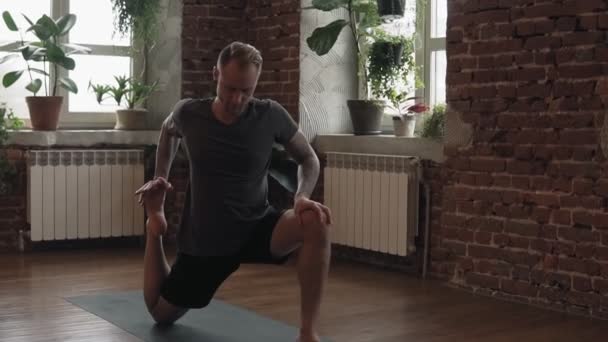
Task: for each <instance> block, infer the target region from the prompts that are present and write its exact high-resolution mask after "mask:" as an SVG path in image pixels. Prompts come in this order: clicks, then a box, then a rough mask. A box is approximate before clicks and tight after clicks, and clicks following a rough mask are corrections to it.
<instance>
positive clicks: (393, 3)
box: [377, 0, 405, 20]
mask: <svg viewBox="0 0 608 342" xmlns="http://www.w3.org/2000/svg"><path fill="white" fill-rule="evenodd" d="M377 2H378V14H379V15H380V17H382V18H383V19H389V20H390V19H396V18H401V17H403V12H404V9H405V0H377Z"/></svg>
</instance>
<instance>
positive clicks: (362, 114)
mask: <svg viewBox="0 0 608 342" xmlns="http://www.w3.org/2000/svg"><path fill="white" fill-rule="evenodd" d="M312 7H313V8H314V9H317V10H320V11H326V12H327V11H333V10H336V9H340V8H343V9H345V10H346V12H347V13H348V18H344V19H336V20H334V21H332V22H331V23H329V24H327V25H325V26H323V27H318V28H315V30H314V31H313V32H312V35H311V36H310V37H308V38H307V39H306V43H307V44H308V47H309V48H310V49H311V50H313V51H314V52H315V53H316V54H317V55H319V56H323V55H325V54H327V53H328V52H329V51H331V49H332V48H333V47H334V45H335V43H336V41H337V40H338V36H339V35H340V33H341V32H342V31H343V30H348V31H349V36H350V37H351V39H352V43H353V45H354V46H355V50H356V53H357V56H356V57H357V70H358V75H359V77H360V78H361V81H362V84H363V85H364V87H363V92H364V93H363V94H362V95H361V96H359V97H360V98H361V99H357V100H355V99H351V100H348V101H347V105H348V108H349V111H350V117H351V121H352V124H353V130H354V133H355V134H356V135H366V134H380V125H381V123H382V115H383V113H384V105H385V103H384V101H381V100H374V99H372V98H370V94H369V91H368V89H367V84H368V71H367V66H366V62H367V51H366V49H365V44H364V42H365V41H366V40H372V37H373V32H374V28H375V27H377V26H378V25H380V23H381V21H380V17H379V16H378V5H377V2H376V0H313V1H312Z"/></svg>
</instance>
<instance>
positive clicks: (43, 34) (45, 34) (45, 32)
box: [26, 24, 53, 40]
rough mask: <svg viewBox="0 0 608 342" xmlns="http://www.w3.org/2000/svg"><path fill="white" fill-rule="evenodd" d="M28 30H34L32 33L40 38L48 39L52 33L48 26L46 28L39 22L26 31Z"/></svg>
mask: <svg viewBox="0 0 608 342" xmlns="http://www.w3.org/2000/svg"><path fill="white" fill-rule="evenodd" d="M29 31H34V34H35V35H36V37H38V39H40V40H48V39H49V38H51V36H52V35H53V33H52V32H51V31H50V30H49V29H48V28H46V27H44V26H42V25H40V24H35V25H33V26H32V27H30V28H29V29H27V31H26V32H29Z"/></svg>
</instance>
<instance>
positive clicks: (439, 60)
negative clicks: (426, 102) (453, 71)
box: [431, 50, 447, 106]
mask: <svg viewBox="0 0 608 342" xmlns="http://www.w3.org/2000/svg"><path fill="white" fill-rule="evenodd" d="M446 69H447V63H446V55H445V50H440V51H433V52H432V54H431V105H432V106H434V105H436V104H439V103H445V74H446Z"/></svg>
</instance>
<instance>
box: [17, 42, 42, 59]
mask: <svg viewBox="0 0 608 342" xmlns="http://www.w3.org/2000/svg"><path fill="white" fill-rule="evenodd" d="M45 54H46V49H44V48H39V47H35V46H30V45H26V46H24V48H23V49H21V55H22V56H23V58H24V59H25V60H26V61H29V60H31V59H37V58H36V57H41V56H45Z"/></svg>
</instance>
